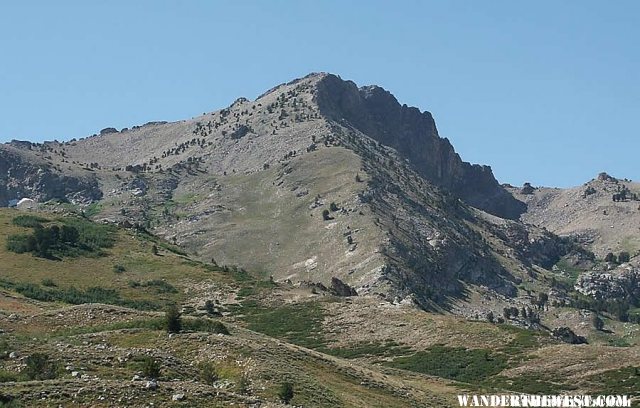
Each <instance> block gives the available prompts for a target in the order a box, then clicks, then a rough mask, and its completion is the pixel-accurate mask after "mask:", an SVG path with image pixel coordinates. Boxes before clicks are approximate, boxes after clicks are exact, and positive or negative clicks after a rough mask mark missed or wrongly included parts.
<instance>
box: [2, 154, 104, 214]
mask: <svg viewBox="0 0 640 408" xmlns="http://www.w3.org/2000/svg"><path fill="white" fill-rule="evenodd" d="M21 198H31V199H34V200H36V201H39V202H44V201H48V200H52V199H58V200H63V201H70V202H73V203H83V204H89V203H91V202H94V201H97V200H99V199H100V198H102V191H101V189H100V186H99V185H98V181H97V179H96V177H94V176H93V175H89V176H86V177H77V176H75V175H67V174H64V173H62V172H61V171H59V170H58V169H56V168H54V167H53V166H51V165H48V164H47V163H43V162H40V160H37V159H35V160H28V159H26V158H25V156H24V155H23V154H21V153H20V151H19V150H16V149H14V148H12V146H7V145H5V146H1V145H0V206H7V205H8V204H9V201H10V200H18V199H21Z"/></svg>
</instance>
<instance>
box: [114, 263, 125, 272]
mask: <svg viewBox="0 0 640 408" xmlns="http://www.w3.org/2000/svg"><path fill="white" fill-rule="evenodd" d="M126 270H127V269H126V268H125V267H124V266H122V265H113V271H114V272H115V273H123V272H126Z"/></svg>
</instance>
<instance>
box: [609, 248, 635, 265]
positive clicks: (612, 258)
mask: <svg viewBox="0 0 640 408" xmlns="http://www.w3.org/2000/svg"><path fill="white" fill-rule="evenodd" d="M630 259H631V254H629V252H627V251H622V252H620V253H619V254H618V256H616V255H615V254H614V253H613V252H609V253H608V254H607V255H606V256H605V257H604V261H605V262H609V263H614V264H622V263H625V262H629V260H630Z"/></svg>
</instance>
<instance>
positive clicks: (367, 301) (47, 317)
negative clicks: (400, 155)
mask: <svg viewBox="0 0 640 408" xmlns="http://www.w3.org/2000/svg"><path fill="white" fill-rule="evenodd" d="M27 215H28V216H30V217H33V215H29V214H27ZM38 217H39V218H38V220H37V222H39V223H40V224H41V225H43V227H44V228H50V227H51V226H53V225H58V224H59V225H76V226H78V228H80V230H81V231H82V233H83V234H85V233H86V231H87V230H91V231H94V232H96V231H100V233H104V234H106V236H107V237H109V238H110V239H111V240H110V241H109V244H108V245H105V246H104V247H103V249H102V250H101V251H100V253H94V252H84V253H82V254H80V255H78V254H75V255H66V256H62V255H61V254H60V253H59V252H52V254H53V253H55V254H57V255H58V256H57V257H48V258H47V257H45V258H42V257H38V256H36V255H34V254H31V253H22V254H16V253H14V252H11V251H8V250H7V246H6V245H7V242H8V239H9V238H8V237H10V236H13V235H15V234H24V233H28V232H29V231H30V230H31V229H32V227H25V226H22V225H26V224H28V222H26V219H25V213H24V212H19V211H16V210H0V259H1V260H2V264H3V265H4V266H5V268H6V269H4V270H3V272H4V273H3V278H2V281H1V285H2V287H1V288H0V327H1V328H2V330H3V337H2V339H1V340H0V382H2V391H1V392H0V398H1V400H2V401H3V403H4V402H6V401H11V402H10V403H9V404H10V405H9V406H13V407H27V406H28V407H40V406H42V407H49V406H58V405H60V404H62V405H64V406H70V407H76V406H77V407H80V406H88V405H91V406H95V407H103V406H104V407H107V406H113V405H118V406H141V405H143V404H144V405H149V404H151V403H153V405H154V406H159V407H164V406H191V407H199V406H202V407H204V406H207V407H209V406H229V405H231V404H233V405H236V406H247V407H248V406H256V405H260V406H274V407H276V406H282V405H281V404H280V403H279V402H278V397H277V394H278V390H279V387H280V386H281V384H282V383H283V382H285V381H289V382H291V383H292V384H293V387H294V396H293V399H292V401H291V403H292V404H295V405H303V406H308V407H334V406H348V407H352V406H353V407H359V406H362V407H364V406H367V407H388V406H398V407H402V406H407V407H409V406H416V405H420V406H456V404H457V402H456V399H455V398H456V397H455V395H456V394H459V393H461V392H476V391H481V392H494V393H502V392H509V391H511V392H529V393H557V392H562V391H571V392H574V393H580V392H590V393H594V392H607V393H626V394H632V395H637V390H638V385H639V383H638V380H637V375H634V369H635V370H637V367H640V353H638V348H637V344H638V342H639V341H640V338H639V337H638V332H637V330H635V324H632V323H620V322H616V321H614V320H610V319H607V318H605V324H606V327H607V329H610V330H609V331H608V332H604V331H597V330H595V329H593V328H589V323H587V322H589V320H590V316H589V314H586V315H583V316H579V315H578V314H577V311H576V312H572V309H556V308H553V309H550V310H549V313H545V312H544V311H541V313H542V315H543V322H544V323H545V324H548V325H550V324H553V323H557V322H560V319H563V320H562V323H564V324H566V323H567V322H571V324H575V325H576V327H580V330H581V334H583V335H586V336H587V337H588V338H589V341H590V344H583V345H580V346H576V345H571V344H565V343H562V342H561V341H559V340H558V339H555V338H554V337H552V336H549V334H548V333H547V332H546V331H545V330H543V329H539V330H524V329H521V328H518V327H515V326H513V325H508V324H492V323H488V322H486V321H484V319H482V320H475V319H473V318H470V319H465V318H461V317H456V316H451V315H445V314H436V313H430V312H426V311H423V310H420V309H418V308H416V307H415V305H412V304H411V303H404V304H392V303H389V302H385V303H382V304H381V303H380V299H379V298H378V297H377V296H367V295H365V296H355V297H353V296H352V297H339V296H335V294H332V293H331V291H330V290H328V289H326V288H322V287H321V286H319V285H307V284H298V285H292V284H287V283H273V282H270V281H269V280H263V279H260V278H255V277H252V276H251V275H249V274H247V273H246V272H244V271H242V270H239V269H237V268H235V267H216V266H214V265H211V264H207V263H200V262H198V261H196V260H193V259H190V258H189V257H188V256H185V255H183V254H181V253H180V251H179V250H177V249H176V248H174V247H173V246H171V245H170V244H168V243H166V242H163V241H161V240H158V239H157V238H156V237H153V236H151V235H149V234H147V233H145V232H144V231H142V230H138V229H121V228H114V227H112V226H108V225H106V226H105V225H96V224H92V223H87V222H86V221H82V220H78V219H77V217H76V216H74V215H72V214H64V215H62V214H57V215H55V214H50V215H47V214H43V213H40V214H38ZM31 220H32V219H31ZM29 222H30V221H29ZM16 224H19V225H16ZM100 233H98V232H96V234H100ZM96 234H94V237H95V236H98V235H96ZM154 245H155V246H156V248H157V251H154V249H153V246H154ZM68 253H69V254H71V252H68ZM56 258H58V259H56ZM114 265H120V266H122V268H114V267H113V266H114ZM130 282H138V284H137V285H132V284H131V283H130ZM149 282H164V283H163V284H159V283H153V284H148V283H149ZM91 287H94V288H95V287H98V288H101V290H102V291H103V292H102V293H104V291H105V290H113V291H115V292H116V293H117V294H118V296H111V297H103V298H102V299H101V300H102V303H85V302H82V304H79V305H69V303H68V300H69V299H73V298H68V297H65V298H50V299H44V298H43V296H42V293H43V292H49V293H69V292H71V291H73V290H74V288H75V289H76V290H78V291H83V292H86V293H93V294H96V293H100V291H97V290H95V289H94V290H91V289H90V288H91ZM29 288H30V289H29ZM34 288H38V289H39V290H34ZM171 288H173V289H171ZM122 300H124V301H128V302H130V301H134V300H136V301H137V302H135V303H131V302H130V303H128V304H127V305H124V306H122V305H118V304H121V303H122ZM144 300H146V301H147V302H143V301H144ZM206 300H211V301H212V304H213V305H214V307H213V310H212V311H210V310H207V308H206V307H205V301H206ZM90 302H92V301H90ZM173 302H178V303H179V304H180V305H181V310H182V322H183V329H182V331H181V332H180V333H175V334H170V335H167V333H166V330H165V328H164V321H165V318H164V314H163V313H162V310H163V308H164V307H165V305H166V304H168V303H173ZM105 303H107V304H105ZM130 306H134V307H133V308H132V307H130ZM571 313H574V315H573V316H572V315H571ZM581 313H582V312H581ZM576 319H577V320H576ZM522 322H523V320H522V319H521V318H513V317H512V318H511V320H510V323H511V324H515V325H518V324H521V323H522ZM585 323H586V324H585ZM227 332H228V333H227ZM225 333H227V334H225ZM623 343H624V346H621V344H623ZM612 344H616V345H612ZM36 353H40V355H42V354H44V355H46V358H47V359H48V360H47V361H48V362H49V363H48V364H49V365H46V366H42V365H38V366H37V367H38V368H39V370H37V371H35V372H34V371H29V369H28V368H26V367H28V365H27V363H28V362H29V361H30V360H29V359H30V358H32V356H33V355H35V354H36ZM150 360H152V361H155V365H156V366H157V368H158V369H159V374H154V376H155V377H156V379H157V380H152V379H151V378H150V377H149V375H150V374H148V373H149V370H150V369H149V368H148V367H149V363H148V361H150ZM46 367H52V368H53V370H49V369H45V368H46ZM206 367H208V368H206ZM456 367H457V368H456ZM34 373H35V374H34ZM207 373H215V376H214V377H212V376H211V375H210V374H207ZM34 375H35V377H34ZM45 397H46V398H45Z"/></svg>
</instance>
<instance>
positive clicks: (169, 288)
mask: <svg viewBox="0 0 640 408" xmlns="http://www.w3.org/2000/svg"><path fill="white" fill-rule="evenodd" d="M139 286H142V287H147V288H153V289H155V290H156V291H157V292H158V293H178V289H176V288H175V287H174V286H173V285H172V284H170V283H168V282H166V281H163V280H160V279H154V280H150V281H148V282H144V283H140V285H139Z"/></svg>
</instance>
